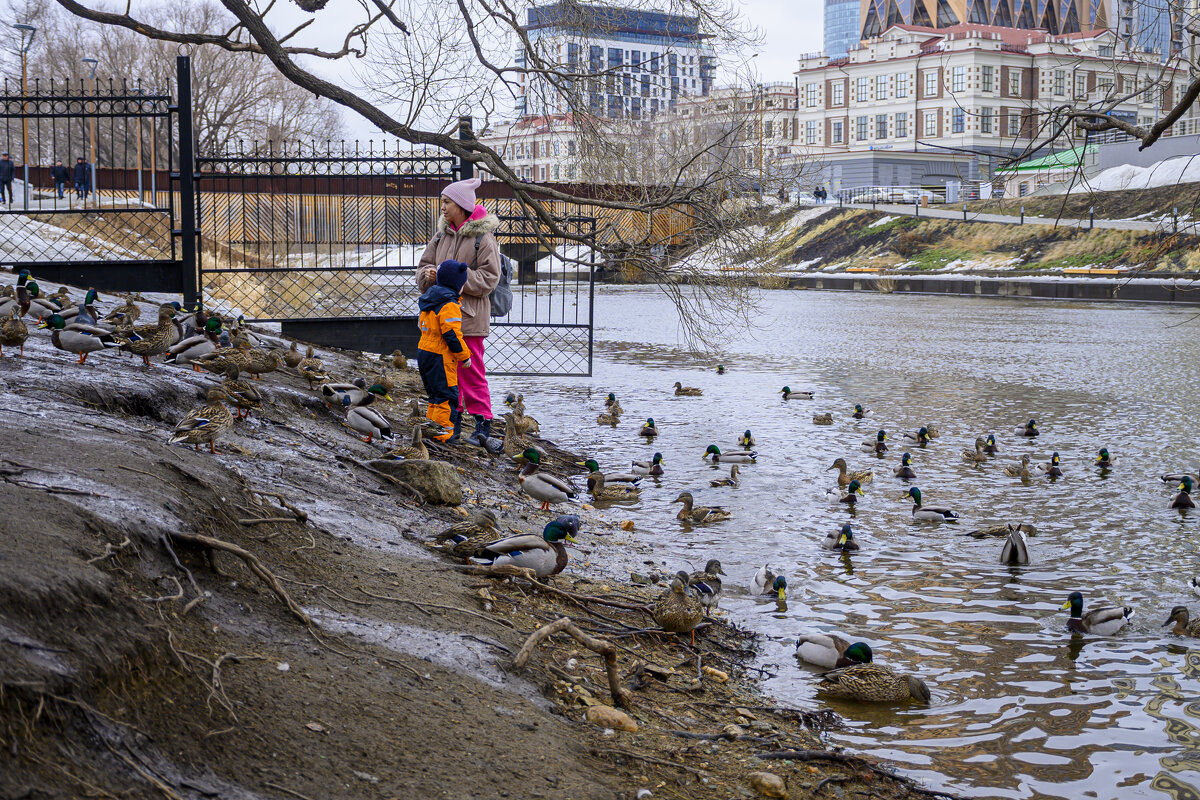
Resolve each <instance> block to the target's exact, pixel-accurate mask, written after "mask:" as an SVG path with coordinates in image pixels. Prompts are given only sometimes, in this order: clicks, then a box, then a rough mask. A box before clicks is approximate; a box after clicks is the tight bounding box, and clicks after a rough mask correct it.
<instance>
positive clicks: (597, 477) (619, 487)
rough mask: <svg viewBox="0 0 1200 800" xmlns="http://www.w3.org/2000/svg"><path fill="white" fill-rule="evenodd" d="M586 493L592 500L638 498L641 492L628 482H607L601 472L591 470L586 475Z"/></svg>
mask: <svg viewBox="0 0 1200 800" xmlns="http://www.w3.org/2000/svg"><path fill="white" fill-rule="evenodd" d="M587 488H588V494H590V495H591V496H592V499H593V500H597V501H600V500H609V501H620V500H638V499H640V498H641V496H642V492H641V490H640V489H638V488H637V487H636V486H634V485H633V484H630V483H614V484H608V483H606V481H605V477H604V473H603V472H593V473H592V474H591V475H588V477H587Z"/></svg>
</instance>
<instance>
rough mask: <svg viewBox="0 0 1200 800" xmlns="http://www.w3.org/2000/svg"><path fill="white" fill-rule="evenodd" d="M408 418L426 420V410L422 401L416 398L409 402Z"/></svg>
mask: <svg viewBox="0 0 1200 800" xmlns="http://www.w3.org/2000/svg"><path fill="white" fill-rule="evenodd" d="M408 418H409V419H425V409H423V408H421V401H419V400H417V398H415V397H414V398H413V399H412V400H409V401H408Z"/></svg>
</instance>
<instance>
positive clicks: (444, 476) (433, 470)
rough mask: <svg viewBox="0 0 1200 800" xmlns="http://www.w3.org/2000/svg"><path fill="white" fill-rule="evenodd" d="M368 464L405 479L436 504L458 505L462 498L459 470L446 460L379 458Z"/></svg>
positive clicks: (428, 500) (426, 498)
mask: <svg viewBox="0 0 1200 800" xmlns="http://www.w3.org/2000/svg"><path fill="white" fill-rule="evenodd" d="M371 466H372V467H374V468H375V469H377V470H379V471H380V472H383V473H385V474H387V475H391V476H392V477H393V478H395V479H397V480H401V481H404V482H405V483H407V484H408V485H409V486H411V487H413V488H414V489H416V490H417V491H418V492H420V493H421V494H422V495H423V496H424V497H425V502H426V503H429V504H431V505H435V506H457V505H459V504H460V503H462V500H463V488H462V481H461V480H459V477H458V471H457V470H455V469H454V467H452V466H451V465H450V464H447V463H446V462H445V461H423V460H422V461H400V460H396V459H390V458H380V459H376V460H375V461H372V462H371Z"/></svg>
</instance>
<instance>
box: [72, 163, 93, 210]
mask: <svg viewBox="0 0 1200 800" xmlns="http://www.w3.org/2000/svg"><path fill="white" fill-rule="evenodd" d="M71 177H72V179H73V180H74V181H75V197H76V198H77V199H79V200H87V196H88V195H89V194H91V193H92V165H91V164H89V163H88V162H86V161H84V160H83V156H80V157H79V158H77V159H75V172H74V174H73V175H72V176H71Z"/></svg>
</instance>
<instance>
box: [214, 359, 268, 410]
mask: <svg viewBox="0 0 1200 800" xmlns="http://www.w3.org/2000/svg"><path fill="white" fill-rule="evenodd" d="M239 375H240V372H239V371H238V368H237V365H236V364H230V365H229V369H228V370H226V371H225V381H224V383H222V384H221V388H222V389H224V390H225V396H226V397H227V398H228V400H229V402H231V403H233V404H234V405H235V406H237V408H238V414H237V417H236V418H237V419H242V418H243V417H248V416H250V412H251V411H258V410H261V409H262V395H261V394H259V393H258V390H257V389H255V388H254V387H253V386H251V385H250V383H249V381H243V380H239V379H238V376H239Z"/></svg>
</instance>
